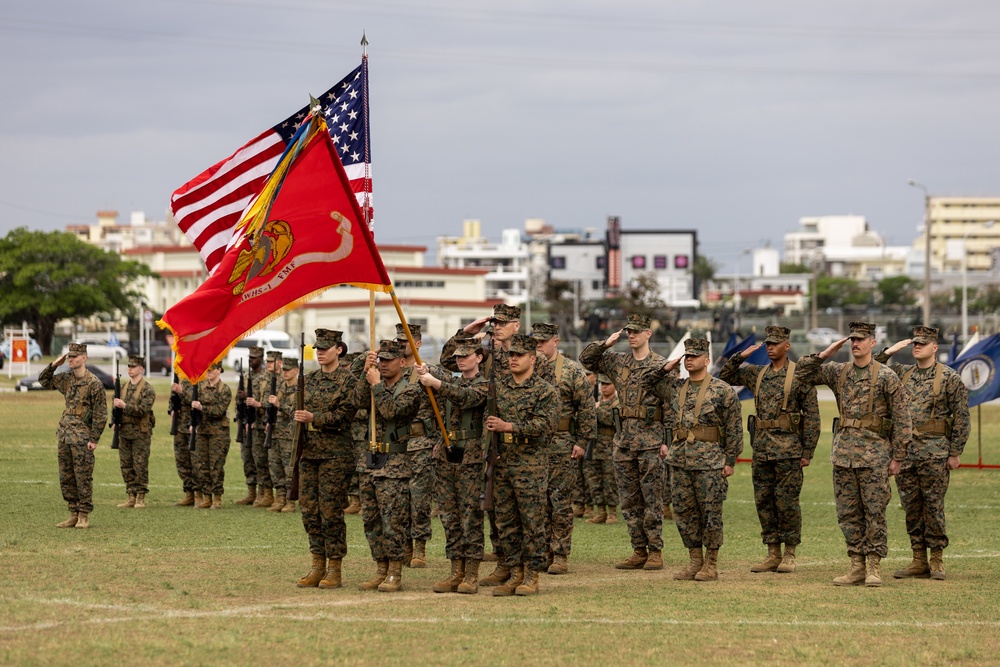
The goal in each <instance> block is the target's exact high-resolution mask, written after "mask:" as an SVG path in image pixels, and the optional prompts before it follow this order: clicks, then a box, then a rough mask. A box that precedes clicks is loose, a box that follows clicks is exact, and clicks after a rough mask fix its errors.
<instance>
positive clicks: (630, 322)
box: [622, 313, 649, 331]
mask: <svg viewBox="0 0 1000 667" xmlns="http://www.w3.org/2000/svg"><path fill="white" fill-rule="evenodd" d="M622 328H623V329H625V330H627V331H645V330H646V329H648V328H649V318H648V317H646V316H645V315H640V314H638V313H629V314H628V317H627V319H626V322H625V326H624V327H622Z"/></svg>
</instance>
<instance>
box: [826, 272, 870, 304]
mask: <svg viewBox="0 0 1000 667" xmlns="http://www.w3.org/2000/svg"><path fill="white" fill-rule="evenodd" d="M870 302H871V296H870V295H869V293H868V292H866V291H865V290H863V289H862V288H861V286H860V285H858V283H857V281H855V280H852V279H850V278H833V277H830V276H820V277H819V279H818V280H817V281H816V305H817V306H818V307H819V308H840V307H843V306H856V305H864V304H867V303H870Z"/></svg>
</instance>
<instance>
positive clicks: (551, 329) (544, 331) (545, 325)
mask: <svg viewBox="0 0 1000 667" xmlns="http://www.w3.org/2000/svg"><path fill="white" fill-rule="evenodd" d="M531 335H532V337H533V338H537V339H538V340H549V339H551V338H552V337H553V336H558V335H559V325H558V324H551V323H549V322H535V323H534V324H532V325H531Z"/></svg>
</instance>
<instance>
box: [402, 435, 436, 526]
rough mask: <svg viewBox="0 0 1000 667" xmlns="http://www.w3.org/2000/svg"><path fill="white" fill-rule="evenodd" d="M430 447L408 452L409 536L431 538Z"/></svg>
mask: <svg viewBox="0 0 1000 667" xmlns="http://www.w3.org/2000/svg"><path fill="white" fill-rule="evenodd" d="M432 451H433V450H431V449H420V450H417V451H415V452H410V454H409V456H410V466H411V467H410V470H411V473H410V479H409V481H408V484H407V489H408V490H409V496H410V538H411V539H414V540H422V541H424V542H427V541H428V540H430V539H431V500H433V498H434V459H433V458H432V457H431V452H432Z"/></svg>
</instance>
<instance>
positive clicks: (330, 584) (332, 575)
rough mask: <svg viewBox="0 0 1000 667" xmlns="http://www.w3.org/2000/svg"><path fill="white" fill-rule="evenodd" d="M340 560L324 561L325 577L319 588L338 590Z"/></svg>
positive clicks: (339, 584)
mask: <svg viewBox="0 0 1000 667" xmlns="http://www.w3.org/2000/svg"><path fill="white" fill-rule="evenodd" d="M340 586H341V581H340V559H339V558H331V559H330V560H328V561H326V576H325V577H323V579H322V580H321V581H320V582H319V587H320V588H340Z"/></svg>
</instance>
